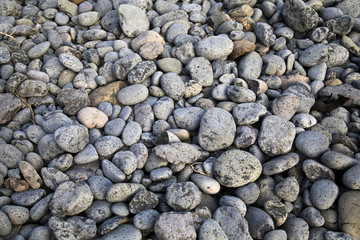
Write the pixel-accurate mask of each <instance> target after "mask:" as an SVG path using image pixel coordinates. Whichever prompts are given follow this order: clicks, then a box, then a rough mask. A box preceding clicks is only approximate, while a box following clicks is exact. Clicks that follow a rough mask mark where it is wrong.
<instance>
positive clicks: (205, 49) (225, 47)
mask: <svg viewBox="0 0 360 240" xmlns="http://www.w3.org/2000/svg"><path fill="white" fill-rule="evenodd" d="M233 47H234V43H233V42H232V41H231V40H230V39H229V38H225V37H221V36H211V37H208V38H204V39H202V40H200V41H199V42H198V43H197V44H196V45H195V52H196V55H197V56H199V57H204V58H206V59H207V60H209V61H212V60H216V59H226V57H227V56H228V55H230V54H231V52H232V51H233Z"/></svg>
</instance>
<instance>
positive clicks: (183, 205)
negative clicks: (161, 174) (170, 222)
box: [166, 182, 202, 211]
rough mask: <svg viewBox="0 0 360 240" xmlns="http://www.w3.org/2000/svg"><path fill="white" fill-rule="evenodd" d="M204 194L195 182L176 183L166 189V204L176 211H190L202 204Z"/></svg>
mask: <svg viewBox="0 0 360 240" xmlns="http://www.w3.org/2000/svg"><path fill="white" fill-rule="evenodd" d="M201 197H202V193H201V191H200V189H199V188H198V187H197V186H196V185H195V184H194V183H193V182H182V183H174V184H172V185H170V186H169V187H168V188H167V189H166V203H167V204H169V205H170V206H171V207H172V208H173V209H174V210H176V211H183V210H185V211H189V210H192V209H194V208H195V207H196V206H198V205H199V204H200V202H201Z"/></svg>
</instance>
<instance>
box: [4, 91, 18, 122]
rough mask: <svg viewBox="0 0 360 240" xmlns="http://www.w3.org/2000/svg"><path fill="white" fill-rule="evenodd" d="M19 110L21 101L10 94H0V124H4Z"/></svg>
mask: <svg viewBox="0 0 360 240" xmlns="http://www.w3.org/2000/svg"><path fill="white" fill-rule="evenodd" d="M20 109H21V101H20V99H18V98H17V97H15V96H14V95H13V94H11V93H1V94H0V124H6V123H8V122H10V120H11V119H12V118H13V117H14V116H15V114H16V113H17V112H18V111H19V110H20Z"/></svg>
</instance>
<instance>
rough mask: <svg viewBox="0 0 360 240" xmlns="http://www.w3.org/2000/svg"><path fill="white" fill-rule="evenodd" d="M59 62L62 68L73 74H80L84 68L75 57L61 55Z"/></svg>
mask: <svg viewBox="0 0 360 240" xmlns="http://www.w3.org/2000/svg"><path fill="white" fill-rule="evenodd" d="M59 60H60V62H61V64H62V65H64V67H66V68H68V69H70V70H72V71H74V72H80V71H81V70H82V69H83V68H84V65H83V64H82V62H81V61H80V60H79V59H78V58H77V57H75V56H73V55H70V54H67V53H61V54H60V55H59Z"/></svg>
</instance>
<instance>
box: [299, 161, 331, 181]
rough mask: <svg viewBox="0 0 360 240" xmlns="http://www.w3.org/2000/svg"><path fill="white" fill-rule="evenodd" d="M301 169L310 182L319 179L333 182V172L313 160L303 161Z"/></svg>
mask: <svg viewBox="0 0 360 240" xmlns="http://www.w3.org/2000/svg"><path fill="white" fill-rule="evenodd" d="M302 169H303V172H304V173H305V175H306V177H307V178H308V179H309V180H310V181H312V182H315V181H317V180H319V179H329V180H331V181H334V180H335V174H334V172H333V171H332V170H331V169H330V168H328V167H326V166H324V165H322V164H321V163H319V162H317V161H315V160H312V159H307V160H305V161H304V162H303V163H302Z"/></svg>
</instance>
